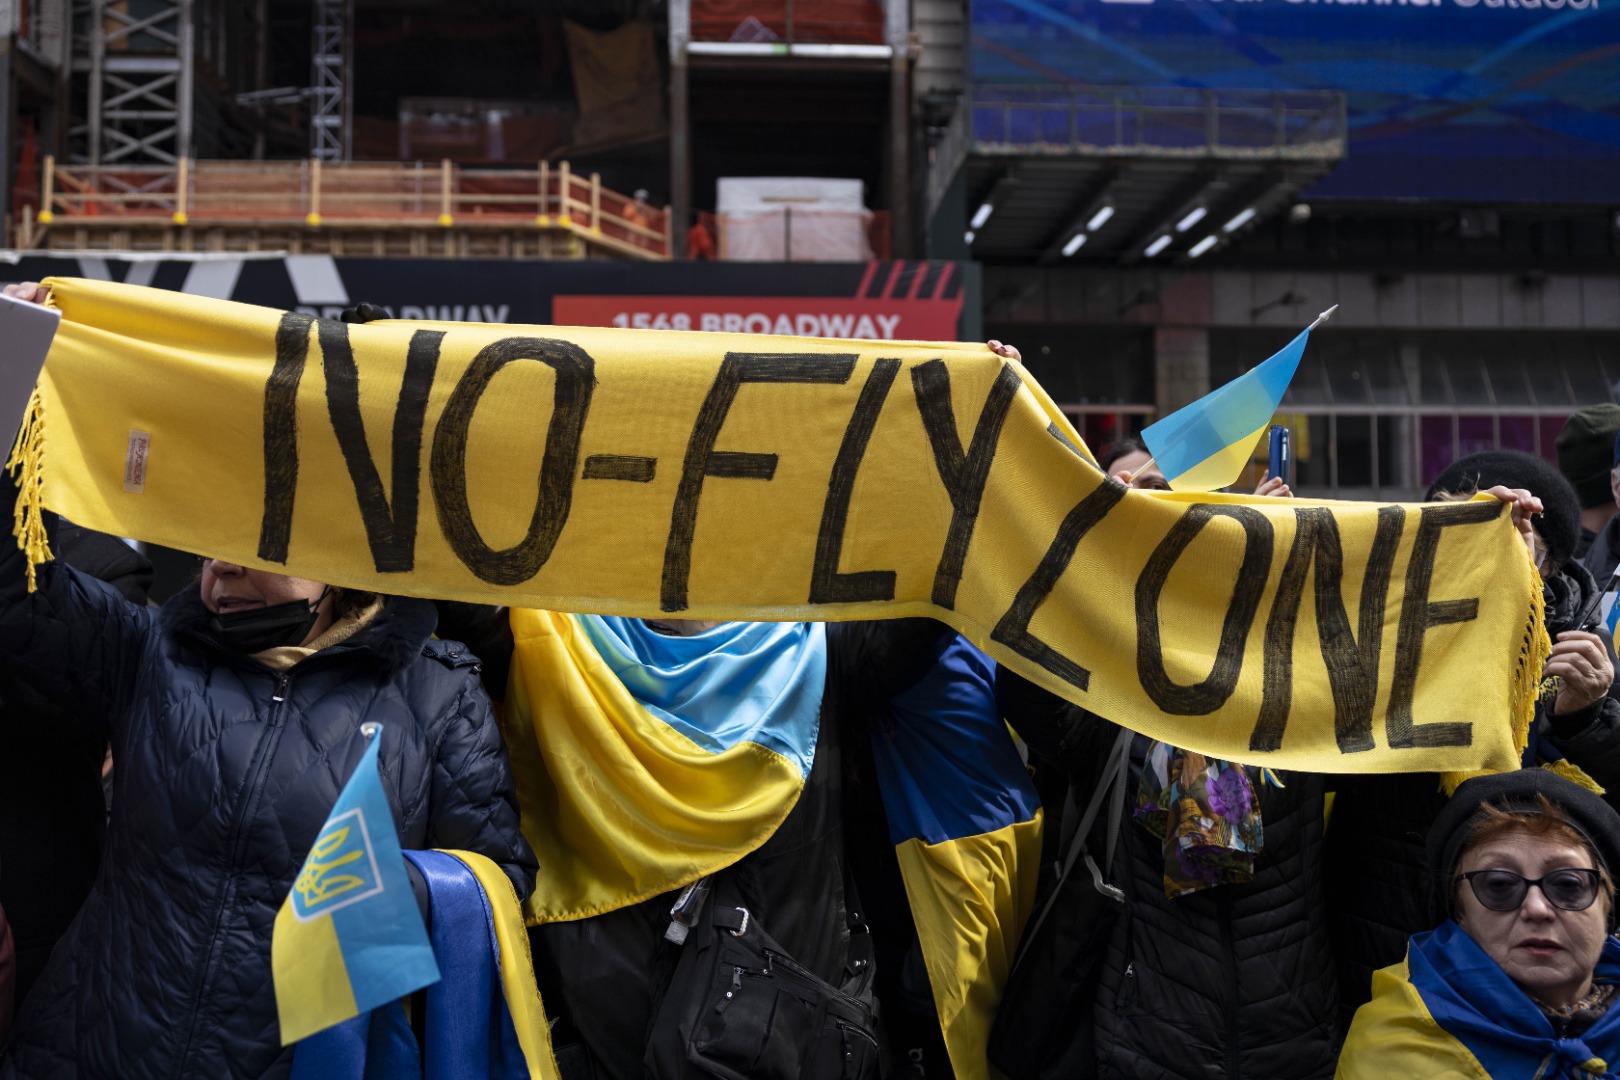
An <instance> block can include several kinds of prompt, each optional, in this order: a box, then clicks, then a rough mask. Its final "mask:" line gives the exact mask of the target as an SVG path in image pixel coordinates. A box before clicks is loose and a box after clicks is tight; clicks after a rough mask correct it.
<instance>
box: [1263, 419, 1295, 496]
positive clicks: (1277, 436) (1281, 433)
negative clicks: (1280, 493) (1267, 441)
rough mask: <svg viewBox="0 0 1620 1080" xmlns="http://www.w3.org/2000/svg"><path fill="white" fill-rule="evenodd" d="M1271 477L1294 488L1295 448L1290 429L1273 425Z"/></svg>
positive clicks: (1271, 433)
mask: <svg viewBox="0 0 1620 1080" xmlns="http://www.w3.org/2000/svg"><path fill="white" fill-rule="evenodd" d="M1270 435H1271V460H1270V465H1269V468H1270V470H1271V475H1272V476H1273V477H1275V478H1279V479H1281V480H1282V482H1283V483H1285V484H1287V485H1288V486H1289V487H1293V486H1294V447H1293V444H1292V442H1291V441H1290V440H1289V436H1288V429H1287V428H1286V427H1284V426H1283V425H1281V424H1272V425H1271V431H1270Z"/></svg>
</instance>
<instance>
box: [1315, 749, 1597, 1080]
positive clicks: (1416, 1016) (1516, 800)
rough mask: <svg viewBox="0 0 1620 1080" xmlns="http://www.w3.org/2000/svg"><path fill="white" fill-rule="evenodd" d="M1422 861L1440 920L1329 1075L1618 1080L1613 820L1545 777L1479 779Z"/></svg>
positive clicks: (1384, 987)
mask: <svg viewBox="0 0 1620 1080" xmlns="http://www.w3.org/2000/svg"><path fill="white" fill-rule="evenodd" d="M1427 855H1428V862H1429V865H1430V868H1431V869H1432V871H1433V873H1434V875H1435V881H1436V884H1437V885H1438V886H1439V888H1440V890H1441V892H1442V893H1443V895H1444V897H1445V904H1446V913H1447V915H1448V916H1449V917H1448V918H1447V919H1446V920H1445V921H1444V922H1442V923H1441V924H1440V926H1439V928H1438V929H1435V930H1433V931H1429V932H1424V933H1419V934H1416V935H1414V936H1413V938H1412V940H1411V945H1410V948H1409V949H1408V951H1407V954H1406V961H1405V963H1399V964H1396V965H1395V966H1392V967H1388V968H1385V969H1383V970H1381V971H1379V972H1378V974H1377V975H1376V976H1375V979H1374V988H1373V990H1374V996H1373V999H1372V1001H1371V1002H1370V1003H1369V1004H1367V1005H1365V1006H1363V1007H1362V1008H1361V1010H1360V1011H1359V1012H1357V1014H1356V1018H1355V1022H1354V1024H1353V1025H1352V1026H1351V1029H1350V1035H1349V1038H1348V1039H1347V1040H1346V1041H1345V1047H1344V1053H1343V1056H1342V1057H1341V1060H1340V1065H1339V1073H1338V1075H1339V1076H1340V1077H1341V1078H1343V1080H1362V1078H1366V1080H1384V1078H1386V1077H1392V1076H1441V1075H1444V1076H1463V1075H1466V1076H1488V1077H1492V1078H1498V1080H1508V1078H1517V1077H1529V1076H1537V1077H1546V1078H1556V1077H1568V1078H1571V1080H1573V1078H1575V1077H1582V1078H1586V1080H1593V1078H1596V1077H1613V1076H1616V1075H1620V1071H1617V1069H1620V1010H1616V1009H1615V1008H1614V1007H1613V1006H1614V1003H1615V998H1616V993H1617V987H1620V940H1617V939H1615V938H1612V937H1610V936H1609V932H1610V931H1611V930H1613V928H1614V878H1613V871H1612V870H1611V868H1612V867H1616V866H1620V815H1617V814H1616V813H1615V811H1614V810H1613V809H1612V808H1611V807H1610V806H1609V805H1608V804H1606V803H1605V802H1604V801H1603V800H1602V799H1600V798H1598V797H1597V796H1596V795H1594V794H1592V793H1591V792H1590V791H1588V790H1586V789H1585V788H1583V787H1581V786H1579V785H1577V784H1573V783H1571V782H1569V781H1567V780H1565V779H1563V778H1562V777H1559V776H1556V775H1554V774H1552V773H1551V772H1549V771H1547V770H1545V769H1521V770H1519V771H1517V772H1511V773H1499V774H1496V775H1494V776H1482V777H1476V778H1475V779H1472V780H1468V781H1466V782H1465V783H1463V784H1462V785H1461V786H1460V787H1458V789H1457V793H1456V795H1455V796H1453V797H1452V799H1451V800H1450V801H1449V802H1448V803H1447V804H1446V806H1445V808H1444V810H1442V811H1441V813H1440V814H1439V816H1438V817H1437V818H1436V819H1435V822H1434V825H1433V827H1432V828H1431V829H1430V830H1429V833H1428V838H1427Z"/></svg>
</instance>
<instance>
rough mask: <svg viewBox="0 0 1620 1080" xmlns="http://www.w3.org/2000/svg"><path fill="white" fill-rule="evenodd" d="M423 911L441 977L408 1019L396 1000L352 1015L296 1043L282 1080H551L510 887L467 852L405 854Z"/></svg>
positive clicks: (540, 1009)
mask: <svg viewBox="0 0 1620 1080" xmlns="http://www.w3.org/2000/svg"><path fill="white" fill-rule="evenodd" d="M405 857H406V858H407V859H409V860H410V861H411V862H412V863H414V864H415V865H416V868H417V869H418V870H419V871H421V873H422V878H423V880H424V881H425V882H426V883H427V889H428V896H429V901H430V903H431V906H432V910H433V925H432V927H431V928H430V930H429V933H430V934H431V935H432V939H433V953H434V955H435V956H437V957H438V959H439V963H440V964H441V965H442V971H443V974H444V978H442V979H441V980H439V981H438V982H437V983H435V984H433V986H431V987H429V988H428V991H427V993H426V994H425V995H423V997H424V999H425V1000H423V1001H422V1002H421V1008H420V1010H419V1011H417V1012H416V1014H415V1017H414V1019H415V1021H416V1023H417V1024H418V1025H419V1026H420V1027H421V1029H422V1031H423V1032H424V1034H425V1036H426V1037H425V1039H424V1040H423V1041H422V1042H420V1043H419V1042H418V1041H417V1038H416V1035H415V1033H414V1032H413V1031H412V1025H411V1023H410V1022H409V1021H407V1019H406V1017H405V1010H404V1008H403V1003H401V1002H390V1003H389V1004H387V1005H384V1006H381V1007H380V1008H377V1009H374V1010H372V1011H371V1012H370V1013H362V1014H361V1015H360V1016H357V1017H355V1018H354V1019H353V1020H349V1021H347V1022H346V1023H342V1024H338V1025H337V1026H335V1027H330V1028H327V1029H326V1030H324V1031H320V1032H317V1033H316V1034H314V1035H312V1036H310V1037H309V1038H307V1039H305V1040H303V1041H302V1042H300V1043H299V1044H298V1048H297V1052H296V1053H295V1054H294V1056H293V1067H292V1077H291V1080H558V1072H557V1063H556V1061H555V1059H554V1058H553V1057H552V1051H551V1031H550V1028H549V1027H548V1026H547V1023H546V1010H545V1006H544V1005H543V1004H542V1003H541V1001H540V990H539V988H538V987H537V986H536V985H535V980H534V964H533V962H532V961H531V960H530V958H529V938H528V934H527V933H526V932H525V930H524V928H523V912H522V909H521V908H520V907H519V905H518V898H517V892H516V890H514V889H513V888H512V882H511V881H510V880H509V879H508V878H507V877H506V875H505V874H504V873H502V871H501V868H500V867H499V866H496V865H495V863H494V862H492V861H491V860H489V859H487V858H485V857H484V856H482V855H478V854H476V853H474V852H470V851H410V852H406V854H405Z"/></svg>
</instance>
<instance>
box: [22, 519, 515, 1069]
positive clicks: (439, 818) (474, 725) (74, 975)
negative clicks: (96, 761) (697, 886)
mask: <svg viewBox="0 0 1620 1080" xmlns="http://www.w3.org/2000/svg"><path fill="white" fill-rule="evenodd" d="M0 546H3V547H5V548H6V549H7V550H6V553H5V554H4V556H0V662H3V663H4V664H5V665H7V666H10V667H11V668H12V669H13V670H15V671H17V672H19V673H21V674H23V675H25V676H26V677H27V678H28V679H29V680H30V681H32V682H33V683H34V684H35V686H36V688H37V689H38V690H39V691H40V692H41V693H44V694H46V695H47V696H48V697H50V698H52V699H53V700H55V701H57V702H58V703H59V704H60V705H62V706H63V707H64V708H68V709H71V710H73V711H74V712H75V713H76V714H77V715H81V716H86V717H99V718H102V720H103V721H104V723H105V725H106V730H107V732H108V734H109V735H110V737H111V740H112V747H113V757H114V760H115V762H116V768H115V769H114V802H115V805H116V807H117V813H116V814H115V815H114V816H113V819H112V821H111V823H110V825H109V830H108V835H107V844H106V851H105V853H104V855H103V859H102V865H101V870H100V873H99V875H98V877H97V879H96V884H95V887H94V888H93V889H92V890H91V892H90V895H89V897H88V898H87V899H86V901H85V904H84V906H83V908H82V909H81V910H80V912H79V914H78V917H77V918H76V919H75V920H74V922H73V925H72V926H71V927H70V928H69V930H68V932H67V934H66V935H65V936H64V937H63V939H62V941H61V942H59V943H58V946H57V948H56V950H55V952H54V953H53V954H52V956H51V960H50V963H49V965H48V966H47V968H46V970H45V973H44V974H43V975H42V976H41V977H40V980H39V982H38V983H37V984H36V985H35V987H34V990H33V992H32V994H31V995H30V997H29V999H28V1001H27V1002H26V1004H25V1006H24V1009H23V1011H22V1013H21V1015H20V1016H19V1017H18V1018H17V1023H16V1026H15V1028H14V1029H13V1032H12V1042H11V1044H10V1046H9V1047H8V1050H7V1054H6V1057H5V1059H4V1062H3V1064H0V1076H4V1077H7V1078H11V1077H28V1078H35V1077H76V1076H84V1077H103V1076H106V1077H111V1076H117V1077H137V1076H150V1077H165V1078H171V1077H209V1078H214V1077H259V1076H284V1075H286V1073H287V1071H288V1069H289V1068H290V1064H291V1056H292V1055H291V1051H290V1050H283V1049H282V1047H281V1040H280V1037H279V1035H278V1031H277V1026H276V1009H275V997H274V992H273V988H272V982H271V975H270V934H271V928H272V925H273V923H274V920H275V916H276V912H277V910H278V909H279V908H280V906H281V904H282V901H283V900H284V898H285V897H286V895H287V891H288V889H289V888H290V887H291V885H292V881H293V877H294V876H295V875H296V874H297V872H298V868H299V866H300V864H301V863H302V860H303V858H304V856H305V854H306V853H307V851H308V848H309V845H310V843H311V842H312V841H313V840H314V838H315V836H316V834H317V833H318V832H319V830H320V828H321V826H322V824H323V822H324V820H325V818H326V816H327V813H328V812H329V811H330V810H331V807H332V804H333V802H334V801H335V800H336V798H337V796H338V794H339V792H340V791H341V789H342V787H343V784H344V783H345V782H346V781H347V779H348V777H349V775H350V773H351V772H352V771H353V769H354V767H355V765H356V764H357V763H358V762H359V760H360V757H361V754H362V750H363V742H364V740H363V736H361V735H360V733H359V726H360V723H361V721H362V720H374V721H378V722H380V723H381V724H382V725H383V731H382V735H381V738H382V749H381V774H382V783H383V788H384V790H385V791H386V792H387V794H388V797H389V801H390V803H391V805H392V806H393V808H394V810H395V814H396V824H397V825H398V827H399V832H400V842H401V844H402V846H404V847H406V848H425V847H450V848H466V849H470V850H474V851H478V852H481V853H483V854H485V855H488V856H489V857H491V858H492V859H494V860H495V861H496V862H498V863H499V864H501V866H502V868H503V869H504V870H505V871H506V872H507V874H508V875H509V876H510V877H511V878H512V880H513V882H514V883H515V884H516V885H517V887H518V889H519V892H520V893H526V892H527V891H528V890H529V888H530V887H532V883H533V871H534V867H535V863H534V858H533V855H532V853H531V852H530V850H529V848H528V845H527V844H526V843H525V842H524V840H523V838H522V835H521V834H520V833H519V831H518V813H517V806H516V801H515V798H514V794H513V787H512V778H511V774H510V770H509V768H508V766H507V762H506V753H505V749H504V746H503V744H502V743H501V740H500V735H499V732H498V730H497V728H496V725H495V720H494V717H493V715H492V712H491V709H490V705H489V700H488V697H487V696H486V695H485V694H484V693H483V690H482V688H481V687H480V685H479V681H478V664H477V661H476V659H475V658H474V657H473V656H472V655H471V654H469V653H468V652H467V650H466V648H465V647H464V646H462V645H459V644H457V643H455V642H449V641H440V640H436V639H433V638H432V637H431V635H432V632H433V628H434V624H435V614H434V609H433V606H432V604H430V603H428V602H426V601H418V600H404V599H399V600H393V601H391V602H389V603H388V604H387V606H386V607H385V608H384V609H383V611H382V612H381V613H380V614H379V615H378V616H377V617H376V618H374V619H373V620H372V621H371V622H370V623H369V624H368V625H367V626H365V627H364V628H363V629H362V630H361V631H360V632H359V633H357V634H356V635H355V636H353V637H351V638H349V639H348V640H346V641H344V642H341V643H339V644H337V645H333V646H331V647H329V648H326V649H323V650H321V651H320V652H319V653H317V654H315V655H314V656H311V657H309V658H308V659H306V660H304V661H302V662H301V663H299V664H298V665H297V666H295V667H293V668H292V669H291V670H289V671H287V672H286V673H284V674H277V673H276V672H273V671H271V670H270V669H269V668H267V667H264V666H263V665H261V664H259V663H258V662H256V661H255V660H253V659H252V658H251V657H248V656H244V655H242V654H240V653H236V652H233V651H231V650H229V649H226V648H224V647H222V646H221V645H219V644H217V643H216V642H215V641H214V640H213V638H212V637H210V636H209V635H208V634H207V632H206V630H205V625H206V622H205V619H206V609H205V608H204V607H203V605H202V601H201V599H200V597H199V595H198V592H197V589H196V588H195V587H193V588H189V589H187V590H185V591H183V592H181V593H180V594H179V595H177V596H175V597H174V598H173V599H172V600H171V601H170V602H169V603H168V604H167V605H165V606H164V608H163V609H162V610H161V613H160V612H157V611H154V610H151V609H147V608H141V607H137V606H134V605H132V604H130V603H128V602H127V601H125V600H124V599H123V598H122V597H120V596H119V595H118V594H117V593H116V592H114V591H113V590H112V589H111V588H109V587H108V586H106V585H104V584H102V583H101V582H98V581H95V580H93V579H91V578H88V577H86V576H85V575H83V574H80V573H77V572H76V571H74V570H72V569H71V568H68V567H65V566H62V565H59V564H49V565H46V566H43V567H41V568H40V574H39V591H38V592H36V593H34V594H32V595H28V594H27V593H26V592H25V585H24V581H23V576H22V570H21V565H20V562H21V559H20V556H19V554H18V552H17V551H16V550H15V549H14V548H12V547H11V546H10V545H0Z"/></svg>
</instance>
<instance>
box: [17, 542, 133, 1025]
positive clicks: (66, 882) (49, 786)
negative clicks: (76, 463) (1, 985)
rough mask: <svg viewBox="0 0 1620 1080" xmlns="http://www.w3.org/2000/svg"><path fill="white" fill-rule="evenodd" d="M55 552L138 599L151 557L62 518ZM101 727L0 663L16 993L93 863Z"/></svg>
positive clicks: (45, 955)
mask: <svg viewBox="0 0 1620 1080" xmlns="http://www.w3.org/2000/svg"><path fill="white" fill-rule="evenodd" d="M53 550H54V551H55V553H56V557H57V558H59V559H61V560H62V561H63V562H65V563H67V564H68V565H69V566H74V567H77V568H78V569H80V570H83V571H84V572H85V573H87V574H89V575H90V576H91V577H95V578H100V579H101V580H102V581H105V582H108V583H110V584H111V585H113V586H114V587H115V588H117V589H118V591H119V592H120V593H121V594H123V596H124V597H125V599H127V600H129V601H130V602H131V603H135V604H145V603H146V593H147V590H148V589H149V588H150V587H151V584H152V564H151V562H150V561H148V560H147V558H146V556H145V555H142V554H141V553H140V552H138V551H136V550H135V549H134V548H132V547H130V546H129V545H128V544H126V543H124V542H123V541H122V540H120V539H118V538H117V537H116V536H108V535H106V534H105V533H98V532H94V531H92V530H90V529H83V528H80V527H78V526H76V525H71V524H69V523H67V522H63V523H62V525H61V527H60V528H59V529H58V531H57V535H56V541H55V544H54V547H53ZM106 753H107V732H106V725H105V724H103V723H101V722H100V718H99V717H89V716H81V715H76V714H75V713H73V712H70V711H68V710H65V709H62V708H60V707H58V706H57V705H56V704H55V703H54V702H52V701H51V700H49V699H48V698H46V697H44V696H43V695H41V694H40V693H39V692H38V691H36V690H35V689H34V688H33V687H32V686H30V685H29V684H28V683H27V681H26V680H24V679H23V678H21V677H20V676H18V675H15V674H13V673H12V672H11V671H9V670H6V669H0V907H4V908H5V909H6V916H7V918H9V919H10V921H11V933H12V937H13V939H14V940H15V942H16V948H17V1000H18V1001H19V1002H20V1001H22V1000H23V998H25V997H26V996H27V994H28V989H29V987H31V986H33V984H34V980H35V979H37V978H38V977H39V973H40V972H41V971H42V970H44V967H45V961H46V960H47V959H49V957H50V955H51V948H52V947H53V946H54V945H55V944H56V941H57V939H58V938H60V937H61V936H62V934H63V932H65V931H66V930H67V928H68V924H69V923H71V922H72V921H73V916H74V914H75V913H76V912H77V911H78V910H79V905H80V904H82V903H84V898H85V895H86V894H87V893H89V891H90V886H91V884H93V883H94V882H95V879H96V867H97V866H99V865H100V863H101V842H102V834H103V833H104V832H105V830H106V827H107V803H106V798H105V796H104V792H103V789H102V785H101V765H102V761H103V759H104V758H105V757H106Z"/></svg>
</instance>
